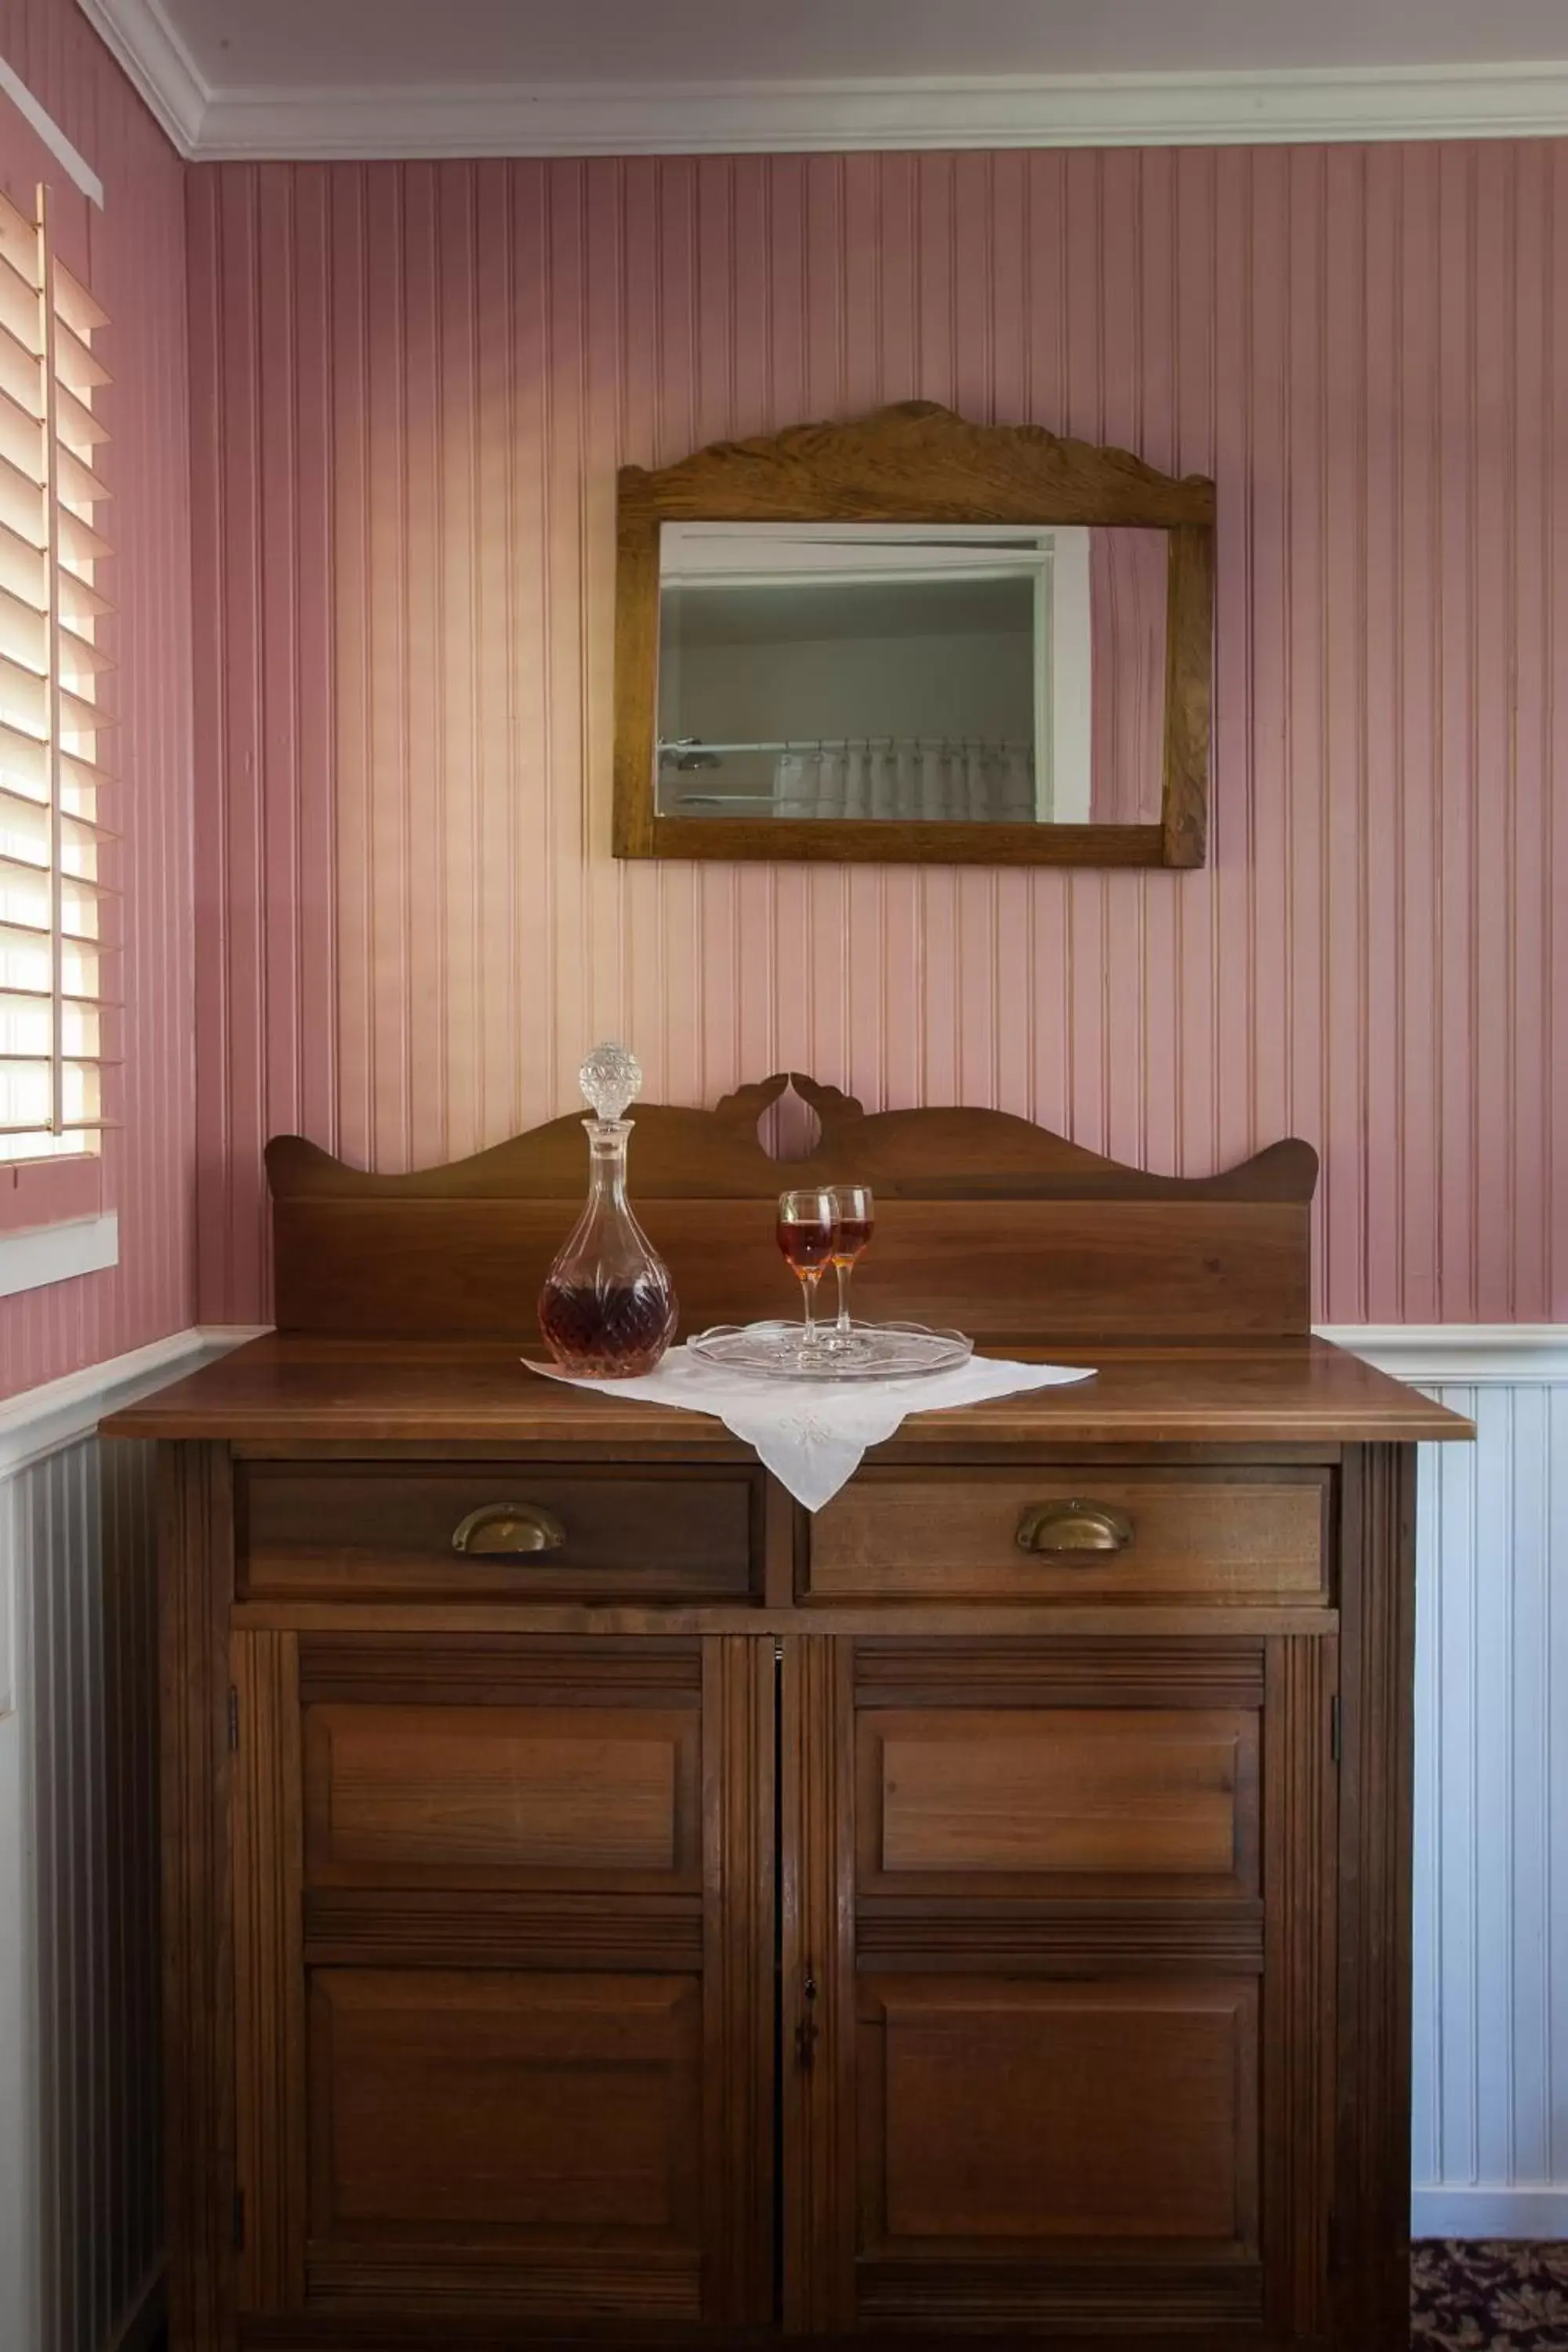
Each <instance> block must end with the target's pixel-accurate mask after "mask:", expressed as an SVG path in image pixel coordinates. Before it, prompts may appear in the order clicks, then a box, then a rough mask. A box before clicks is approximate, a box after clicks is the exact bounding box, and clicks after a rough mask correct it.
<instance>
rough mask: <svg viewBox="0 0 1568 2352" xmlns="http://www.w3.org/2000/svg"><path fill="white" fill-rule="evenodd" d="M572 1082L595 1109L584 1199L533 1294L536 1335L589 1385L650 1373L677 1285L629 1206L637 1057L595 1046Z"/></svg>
mask: <svg viewBox="0 0 1568 2352" xmlns="http://www.w3.org/2000/svg"><path fill="white" fill-rule="evenodd" d="M577 1075H578V1081H579V1084H580V1085H581V1087H582V1088H583V1098H584V1101H585V1102H586V1103H588V1104H590V1105H591V1106H592V1108H593V1111H594V1116H593V1118H585V1119H584V1121H583V1124H584V1128H586V1129H587V1131H588V1198H587V1202H586V1203H585V1204H584V1210H583V1213H582V1215H581V1216H580V1217H579V1218H578V1220H577V1223H576V1224H575V1225H574V1227H573V1229H572V1232H571V1234H569V1235H568V1237H567V1239H566V1240H565V1241H564V1242H563V1244H562V1246H561V1250H560V1252H559V1254H558V1255H557V1257H556V1260H555V1263H554V1265H552V1267H551V1269H550V1272H549V1273H548V1274H547V1275H546V1276H545V1278H544V1287H543V1289H542V1291H541V1292H540V1294H539V1328H540V1329H541V1330H542V1332H543V1334H544V1337H545V1339H546V1341H547V1343H548V1345H549V1348H550V1352H551V1354H552V1356H553V1357H554V1359H555V1360H556V1362H557V1363H558V1364H559V1365H560V1367H561V1369H562V1370H563V1371H568V1372H585V1373H589V1374H592V1375H593V1377H594V1378H595V1379H596V1380H630V1379H632V1378H633V1376H634V1375H635V1374H637V1372H651V1371H652V1370H653V1368H654V1366H655V1365H656V1364H657V1363H658V1360H659V1358H660V1357H661V1356H662V1355H663V1353H664V1351H665V1349H667V1348H668V1345H669V1343H670V1341H671V1339H673V1338H674V1336H675V1321H676V1315H677V1311H678V1310H677V1307H676V1297H675V1286H674V1285H673V1283H672V1282H671V1281H670V1278H669V1268H668V1266H667V1265H665V1264H664V1262H663V1260H662V1259H661V1258H659V1257H658V1255H656V1254H655V1252H654V1250H653V1248H652V1247H651V1245H650V1244H649V1242H648V1239H647V1234H645V1233H644V1232H643V1229H642V1227H641V1226H640V1225H639V1224H638V1223H637V1219H636V1218H635V1217H634V1216H633V1214H632V1213H631V1209H630V1207H629V1206H628V1204H627V1201H626V1139H627V1138H628V1136H629V1135H630V1134H631V1131H632V1121H631V1120H630V1119H629V1118H626V1117H625V1116H624V1114H625V1111H626V1105H627V1104H628V1103H629V1102H630V1101H631V1100H632V1098H633V1097H634V1096H635V1095H636V1094H637V1091H638V1089H639V1088H640V1087H641V1085H642V1070H641V1067H640V1066H639V1064H638V1062H637V1056H636V1055H635V1054H628V1053H627V1051H626V1047H625V1046H624V1045H595V1048H594V1050H593V1052H592V1053H591V1054H590V1055H589V1056H588V1058H587V1060H586V1061H585V1062H584V1065H583V1066H582V1069H581V1070H580V1071H579V1072H578V1074H577Z"/></svg>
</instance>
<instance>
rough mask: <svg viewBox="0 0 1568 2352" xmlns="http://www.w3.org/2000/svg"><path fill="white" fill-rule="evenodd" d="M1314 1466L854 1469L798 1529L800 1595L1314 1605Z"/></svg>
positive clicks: (1319, 1520) (1319, 1531) (1321, 1586)
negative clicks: (802, 1539)
mask: <svg viewBox="0 0 1568 2352" xmlns="http://www.w3.org/2000/svg"><path fill="white" fill-rule="evenodd" d="M1328 1499H1329V1473H1328V1472H1327V1471H1326V1470H1315V1469H1302V1470H1290V1469H1281V1470H1278V1471H1264V1472H1258V1471H1253V1470H1247V1471H1246V1472H1240V1473H1232V1474H1228V1475H1227V1474H1226V1473H1225V1472H1223V1471H1206V1472H1201V1471H1170V1470H1122V1469H1110V1470H1107V1469H1104V1468H1101V1467H1089V1466H1086V1467H1084V1468H1083V1469H1074V1468H1072V1467H1071V1466H1070V1465H1069V1466H1068V1468H1066V1469H1062V1468H1059V1467H1053V1468H1051V1469H1050V1470H1042V1471H1037V1472H1033V1473H1028V1472H1015V1471H1011V1470H1007V1471H1001V1470H998V1471H987V1470H979V1471H952V1470H942V1471H936V1472H927V1473H920V1472H913V1473H911V1472H909V1471H878V1470H871V1471H866V1472H862V1474H861V1475H859V1476H858V1477H857V1478H856V1479H854V1480H853V1481H852V1482H851V1483H850V1485H849V1486H847V1487H845V1489H844V1490H843V1492H842V1493H841V1494H839V1495H837V1496H835V1498H834V1500H833V1501H832V1502H831V1503H829V1504H828V1506H827V1507H826V1510H822V1511H819V1512H818V1513H817V1514H816V1517H815V1518H814V1519H813V1520H812V1522H811V1525H810V1531H809V1535H808V1536H807V1538H806V1541H807V1544H808V1546H809V1551H808V1556H807V1561H806V1566H805V1596H804V1597H805V1598H807V1599H809V1600H812V1601H946V1600H966V1601H1085V1600H1094V1601H1131V1602H1136V1601H1166V1602H1170V1603H1174V1604H1176V1605H1184V1604H1187V1603H1191V1602H1200V1603H1202V1602H1215V1603H1219V1604H1224V1603H1226V1602H1232V1603H1239V1602H1258V1601H1284V1602H1291V1603H1295V1604H1298V1605H1300V1604H1301V1603H1310V1602H1313V1601H1321V1600H1324V1599H1326V1598H1327V1592H1328V1573H1327V1543H1326V1535H1325V1527H1326V1519H1327V1506H1328Z"/></svg>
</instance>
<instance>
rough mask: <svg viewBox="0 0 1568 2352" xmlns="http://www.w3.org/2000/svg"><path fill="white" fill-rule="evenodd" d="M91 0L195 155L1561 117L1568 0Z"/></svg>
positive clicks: (809, 142)
mask: <svg viewBox="0 0 1568 2352" xmlns="http://www.w3.org/2000/svg"><path fill="white" fill-rule="evenodd" d="M81 5H82V7H83V8H84V9H85V10H86V12H87V14H88V15H89V16H90V17H91V18H92V20H93V21H94V22H95V23H96V24H97V25H98V26H99V27H100V30H101V31H102V32H103V33H104V35H105V37H106V38H108V39H109V40H110V44H111V46H112V47H114V48H115V49H116V51H117V53H118V54H119V55H120V57H121V59H122V61H123V62H124V63H125V64H126V66H127V67H128V68H129V70H130V71H131V72H132V75H133V77H134V78H135V79H136V80H137V81H138V82H139V84H140V85H141V87H142V89H143V90H144V92H145V93H146V95H147V96H148V98H149V100H151V102H152V103H153V106H154V107H155V108H156V109H157V110H158V111H159V113H160V115H161V116H162V117H163V121H165V123H166V124H167V125H168V127H169V128H170V129H171V131H173V133H174V135H175V136H176V138H177V139H178V140H179V142H180V143H181V144H182V145H183V146H184V148H185V149H186V151H187V152H199V153H204V154H205V153H212V154H280V155H289V154H299V155H308V154H316V155H322V154H326V155H331V154H342V155H364V154H441V153H454V154H473V153H582V152H639V151H640V152H647V151H666V152H668V151H679V150H682V149H684V150H687V151H691V152H713V151H715V150H722V149H726V148H730V149H747V148H751V149H756V148H768V147H778V148H808V147H847V146H858V145H866V146H884V147H888V146H942V145H959V146H976V145H1045V144H1052V145H1056V144H1072V145H1086V144H1093V143H1111V144H1127V143H1163V142H1179V143H1187V144H1191V143H1194V142H1208V141H1215V140H1218V141H1234V140H1271V139H1274V140H1278V139H1324V138H1329V139H1332V138H1367V137H1374V138H1375V137H1384V138H1390V137H1434V136H1444V135H1476V136H1489V135H1503V134H1506V133H1521V134H1527V135H1528V134H1531V133H1534V134H1541V133H1553V132H1559V131H1565V130H1568V0H1484V5H1483V0H81ZM1543 61H1544V62H1543Z"/></svg>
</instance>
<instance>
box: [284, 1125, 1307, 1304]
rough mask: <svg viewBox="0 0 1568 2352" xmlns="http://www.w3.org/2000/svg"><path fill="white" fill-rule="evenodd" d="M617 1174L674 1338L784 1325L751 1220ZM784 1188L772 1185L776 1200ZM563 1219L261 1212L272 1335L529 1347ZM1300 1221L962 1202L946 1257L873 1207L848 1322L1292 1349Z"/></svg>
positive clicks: (923, 1227)
mask: <svg viewBox="0 0 1568 2352" xmlns="http://www.w3.org/2000/svg"><path fill="white" fill-rule="evenodd" d="M632 1165H633V1188H634V1192H636V1193H637V1213H638V1216H639V1218H640V1220H641V1222H642V1223H643V1224H644V1225H645V1227H646V1228H647V1233H648V1235H649V1237H650V1239H651V1240H652V1241H653V1243H654V1244H655V1246H656V1248H657V1249H658V1252H659V1254H660V1255H661V1256H662V1257H663V1258H664V1259H665V1261H666V1263H667V1264H668V1267H669V1270H670V1273H671V1275H672V1276H673V1278H674V1282H675V1288H676V1294H677V1296H678V1297H679V1301H680V1316H681V1328H682V1329H683V1330H685V1331H700V1330H701V1329H702V1328H704V1326H705V1325H708V1324H710V1323H727V1322H734V1321H742V1322H743V1321H745V1320H746V1319H748V1318H752V1317H757V1316H767V1315H777V1314H779V1313H781V1312H784V1311H787V1307H788V1298H789V1294H788V1292H787V1291H786V1290H785V1288H784V1284H785V1282H786V1280H787V1279H788V1277H787V1276H786V1275H785V1274H784V1271H783V1269H782V1267H781V1265H780V1264H779V1262H778V1258H777V1254H776V1252H774V1251H773V1248H772V1219H771V1215H769V1214H767V1213H765V1212H764V1210H763V1205H762V1204H761V1203H760V1202H754V1201H745V1202H728V1201H715V1200H712V1199H708V1198H704V1197H701V1196H700V1195H699V1196H697V1197H694V1198H692V1199H690V1200H686V1201H681V1200H657V1199H653V1198H650V1197H647V1196H646V1195H644V1194H643V1193H642V1192H640V1191H639V1190H638V1188H637V1181H636V1171H637V1161H636V1160H635V1159H634V1160H633V1163H632ZM849 1172H850V1173H855V1172H858V1171H854V1170H853V1169H852V1170H851V1171H849ZM787 1181H788V1172H787V1171H786V1170H784V1168H782V1167H781V1168H778V1169H776V1170H775V1171H773V1178H772V1188H773V1191H774V1192H777V1191H778V1190H779V1189H780V1188H781V1186H782V1185H783V1184H784V1183H786V1182H787ZM812 1181H829V1179H828V1177H827V1175H826V1172H825V1171H817V1172H816V1173H815V1174H813V1176H812ZM576 1206H577V1202H576V1201H575V1199H574V1198H572V1197H570V1196H568V1197H566V1198H561V1199H556V1200H552V1201H529V1200H477V1199H467V1198H464V1199H458V1200H450V1201H439V1200H434V1201H432V1200H419V1199H398V1198H388V1199H380V1198H373V1199H367V1200H355V1199H331V1198H328V1199H311V1198H307V1199H299V1200H280V1201H278V1202H275V1204H274V1210H273V1233H274V1237H275V1243H276V1250H277V1279H278V1306H277V1314H278V1319H279V1327H280V1328H282V1329H284V1330H286V1331H291V1332H300V1333H314V1334H317V1335H319V1336H322V1337H327V1336H331V1335H350V1336H357V1335H361V1334H364V1333H371V1334H375V1335H378V1336H380V1337H382V1338H384V1339H430V1338H444V1339H454V1338H460V1339H505V1340H508V1341H510V1343H512V1345H513V1346H514V1347H516V1348H518V1349H521V1348H523V1347H525V1346H529V1345H537V1344H538V1340H537V1333H538V1319H537V1313H536V1308H537V1302H538V1297H539V1291H540V1286H541V1285H542V1282H543V1280H544V1277H545V1276H546V1274H547V1273H548V1272H549V1269H550V1265H551V1262H552V1259H553V1257H554V1255H555V1253H556V1251H557V1250H558V1249H559V1248H560V1246H561V1243H562V1240H563V1236H564V1234H565V1233H566V1232H567V1231H568V1230H569V1229H570V1225H571V1223H572V1218H573V1216H574V1213H575V1209H576ZM1309 1220H1310V1213H1309V1210H1308V1208H1307V1206H1306V1205H1305V1203H1304V1202H1293V1201H1253V1202H1246V1201H1242V1202H1225V1201H1207V1200H1196V1201H1190V1202H1162V1201H1139V1200H1125V1201H1122V1200H1110V1201H1096V1202H1090V1203H1089V1204H1087V1205H1085V1204H1083V1203H1081V1202H1074V1201H1071V1200H1058V1199H1049V1198H1046V1199H1029V1198H1021V1199H1016V1200H1006V1199H1003V1200H981V1201H974V1202H968V1203H966V1205H965V1211H964V1235H965V1238H964V1245H963V1249H962V1250H959V1251H954V1249H953V1246H952V1231H953V1226H952V1205H951V1202H948V1203H944V1202H921V1201H919V1200H909V1199H898V1198H895V1197H893V1196H892V1195H891V1194H889V1195H887V1196H885V1197H880V1198H879V1201H878V1213H877V1238H876V1242H875V1244H874V1246H873V1249H872V1250H871V1252H870V1253H869V1254H868V1256H867V1257H866V1259H865V1261H864V1263H863V1265H861V1267H860V1268H859V1269H858V1271H857V1274H856V1304H857V1311H858V1312H859V1313H861V1314H863V1315H868V1316H872V1317H876V1318H887V1317H897V1316H907V1317H910V1318H914V1319H916V1320H918V1321H921V1322H926V1323H933V1324H939V1325H954V1324H956V1325H959V1326H961V1327H962V1328H963V1329H964V1330H967V1331H969V1332H971V1333H972V1334H973V1337H974V1338H975V1339H979V1340H981V1341H1014V1342H1020V1343H1025V1342H1029V1341H1036V1342H1037V1341H1039V1340H1040V1339H1079V1340H1085V1341H1092V1340H1101V1341H1103V1340H1115V1339H1150V1338H1168V1339H1182V1340H1186V1341H1196V1340H1201V1339H1248V1338H1250V1339H1271V1338H1275V1337H1277V1336H1280V1335H1287V1334H1289V1335H1296V1336H1300V1337H1302V1338H1304V1337H1305V1336H1306V1334H1307V1331H1308V1329H1309V1322H1310V1304H1309V1293H1308V1285H1307V1252H1308V1244H1309V1238H1310V1221H1309Z"/></svg>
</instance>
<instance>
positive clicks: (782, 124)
mask: <svg viewBox="0 0 1568 2352" xmlns="http://www.w3.org/2000/svg"><path fill="white" fill-rule="evenodd" d="M80 5H81V6H82V8H83V9H85V11H86V13H87V15H88V16H89V17H90V18H91V20H92V22H93V23H94V24H95V25H96V26H98V29H99V30H100V33H101V34H102V35H103V37H104V38H105V40H106V41H108V43H109V45H110V47H111V48H112V49H113V51H114V53H115V55H116V57H117V58H119V59H120V61H121V64H122V65H123V66H124V68H125V69H126V71H127V72H128V73H129V74H130V76H131V78H132V80H133V81H134V82H135V84H136V86H137V88H138V89H140V90H141V92H142V96H143V97H144V98H145V99H146V100H147V102H148V104H149V105H150V106H151V107H152V108H153V111H154V113H155V114H156V115H157V116H158V119H159V121H161V122H162V123H163V127H164V129H165V130H166V131H168V133H169V136H170V137H171V139H173V140H174V143H175V145H176V146H177V147H179V148H180V149H181V151H182V152H183V153H184V154H187V155H190V156H193V157H196V158H199V159H201V160H203V161H223V160H226V159H227V160H250V161H262V160H278V161H297V162H306V161H331V160H337V159H342V160H350V161H352V160H356V159H358V160H364V161H371V160H378V161H379V160H387V159H397V158H400V157H408V158H418V157H430V156H466V155H664V154H668V155H694V154H696V155H700V154H748V153H759V152H763V153H769V152H771V153H789V152H795V153H802V152H814V151H842V150H845V149H867V148H904V149H909V148H957V147H1194V146H1201V147H1208V146H1268V145H1279V144H1282V143H1303V142H1305V143H1313V144H1315V143H1318V142H1324V141H1331V142H1338V141H1344V140H1401V139H1513V138H1552V137H1555V136H1558V135H1561V134H1563V133H1564V132H1568V61H1552V62H1547V63H1543V64H1540V65H1528V64H1527V65H1507V66H1492V65H1479V66H1474V65H1472V66H1411V67H1398V66H1382V67H1369V68H1336V69H1334V70H1331V71H1329V70H1321V71H1306V70H1300V71H1297V70H1291V71H1275V72H1268V73H1145V74H1056V75H1037V74H1035V75H1030V74H1008V75H987V76H984V77H981V76H971V77H968V78H966V79H957V80H939V79H917V78H914V77H909V78H905V79H886V80H878V81H868V80H842V81H787V82H786V81H730V82H686V83H677V82H664V83H658V82H642V83H636V84H632V83H621V82H602V83H598V82H595V83H571V84H568V83H554V84H551V83H514V84H507V83H494V82H491V83H487V84H482V85H478V86H472V87H456V88H450V89H437V88H433V87H426V88H418V87H415V86H401V87H399V86H389V87H374V86H366V87H363V88H360V89H328V88H317V89H261V88H258V89H215V88H213V87H212V86H210V85H209V84H208V82H207V81H206V79H205V76H204V75H203V73H202V71H201V69H200V68H199V67H198V66H197V64H196V62H195V59H194V58H193V57H192V56H191V53H190V51H189V50H188V49H187V48H186V47H185V45H184V41H183V40H182V39H181V38H180V37H179V35H178V33H177V32H176V31H175V30H174V26H172V25H171V23H170V22H169V19H168V17H167V16H165V15H164V13H163V7H162V6H161V5H160V0H80Z"/></svg>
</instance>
